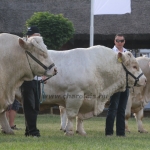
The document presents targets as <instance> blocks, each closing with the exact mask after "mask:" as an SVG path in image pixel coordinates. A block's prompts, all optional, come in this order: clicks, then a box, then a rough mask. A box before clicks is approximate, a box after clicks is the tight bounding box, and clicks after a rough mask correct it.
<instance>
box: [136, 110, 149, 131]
mask: <svg viewBox="0 0 150 150" xmlns="http://www.w3.org/2000/svg"><path fill="white" fill-rule="evenodd" d="M134 115H135V119H136V122H137V126H138V132H140V133H148V131H147V130H145V129H144V127H143V123H142V118H143V109H141V110H140V111H139V112H137V113H135V114H134Z"/></svg>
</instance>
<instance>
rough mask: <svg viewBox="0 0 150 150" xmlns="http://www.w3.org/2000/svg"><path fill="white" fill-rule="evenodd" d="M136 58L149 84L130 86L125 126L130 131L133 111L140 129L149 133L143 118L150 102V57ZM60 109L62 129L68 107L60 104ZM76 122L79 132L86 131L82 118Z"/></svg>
mask: <svg viewBox="0 0 150 150" xmlns="http://www.w3.org/2000/svg"><path fill="white" fill-rule="evenodd" d="M136 60H137V62H138V64H139V66H140V68H141V69H142V71H143V73H144V75H145V76H146V78H147V84H146V86H141V87H133V88H130V90H129V91H130V93H129V99H128V102H127V107H126V112H125V113H126V118H125V119H126V120H125V126H126V131H127V132H130V130H129V128H128V119H129V118H130V116H131V112H132V113H134V115H135V118H136V121H137V128H138V131H139V132H140V133H147V131H146V130H145V129H144V127H143V123H142V118H143V111H144V107H145V106H146V105H147V104H148V103H149V102H150V92H149V91H150V68H149V67H150V58H146V57H138V58H136ZM107 105H108V104H107ZM90 106H91V104H89V105H88V107H90ZM85 107H87V106H85ZM59 109H60V116H61V129H62V130H65V126H66V121H67V115H66V109H65V108H64V107H62V106H59ZM92 109H93V108H92ZM83 110H84V109H83ZM83 110H82V108H80V111H83ZM82 115H83V114H82ZM87 115H90V111H89V114H88V113H87ZM76 124H77V127H76V129H77V132H78V133H82V132H84V129H83V121H82V119H80V118H77V122H76Z"/></svg>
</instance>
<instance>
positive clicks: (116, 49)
mask: <svg viewBox="0 0 150 150" xmlns="http://www.w3.org/2000/svg"><path fill="white" fill-rule="evenodd" d="M113 49H114V50H115V51H116V52H120V51H119V50H118V48H117V47H116V46H115V45H114V47H113ZM126 51H127V49H125V48H124V47H123V52H126Z"/></svg>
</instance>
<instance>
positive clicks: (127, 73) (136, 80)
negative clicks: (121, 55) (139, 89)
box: [122, 63, 143, 88]
mask: <svg viewBox="0 0 150 150" xmlns="http://www.w3.org/2000/svg"><path fill="white" fill-rule="evenodd" d="M122 66H123V69H124V70H125V72H126V88H130V87H129V86H128V75H130V76H132V77H133V78H134V79H135V82H134V86H136V84H137V82H138V81H139V78H140V77H141V76H142V75H143V73H141V74H140V75H139V76H138V77H135V76H134V75H133V74H132V73H131V72H129V71H128V70H127V68H126V67H125V66H124V64H123V63H122Z"/></svg>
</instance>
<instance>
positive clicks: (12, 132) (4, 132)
mask: <svg viewBox="0 0 150 150" xmlns="http://www.w3.org/2000/svg"><path fill="white" fill-rule="evenodd" d="M1 133H3V134H12V135H13V134H15V133H14V131H13V130H11V131H10V132H6V131H4V130H3V129H1Z"/></svg>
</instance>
